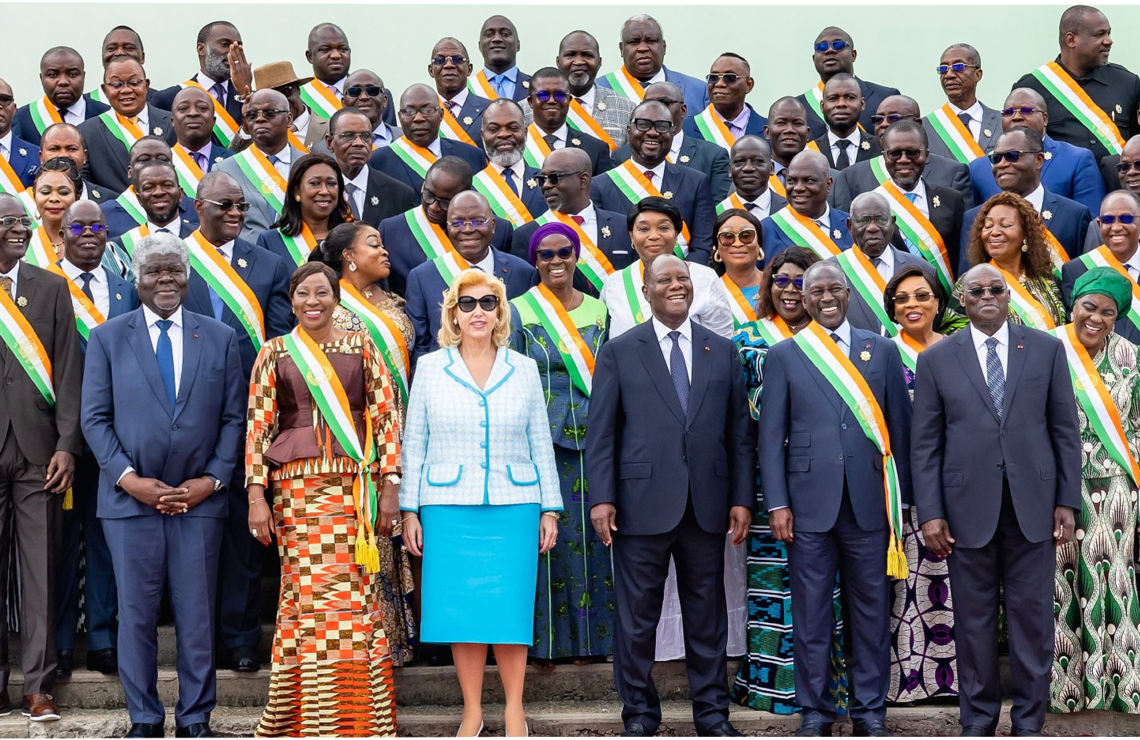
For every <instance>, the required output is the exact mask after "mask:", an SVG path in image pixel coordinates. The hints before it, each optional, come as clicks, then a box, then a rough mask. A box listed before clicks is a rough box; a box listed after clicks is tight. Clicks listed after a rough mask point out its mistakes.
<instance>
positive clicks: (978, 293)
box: [962, 285, 1005, 298]
mask: <svg viewBox="0 0 1140 740" xmlns="http://www.w3.org/2000/svg"><path fill="white" fill-rule="evenodd" d="M962 292H963V293H965V294H966V295H968V296H970V297H971V298H981V297H982V296H984V295H986V294H987V293H988V294H989V295H992V296H994V297H995V298H996V297H997V296H999V295H1005V286H1004V285H983V286H982V287H980V288H970V289H969V290H964V291H962Z"/></svg>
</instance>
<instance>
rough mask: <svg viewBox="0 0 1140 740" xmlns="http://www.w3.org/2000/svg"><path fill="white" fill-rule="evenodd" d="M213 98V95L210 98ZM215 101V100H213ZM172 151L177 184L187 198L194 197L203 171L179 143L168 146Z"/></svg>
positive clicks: (203, 174)
mask: <svg viewBox="0 0 1140 740" xmlns="http://www.w3.org/2000/svg"><path fill="white" fill-rule="evenodd" d="M210 99H211V100H213V97H211V98H210ZM215 102H217V101H215ZM170 150H171V151H172V152H174V162H173V164H174V172H175V174H177V175H178V185H179V187H181V188H182V192H183V193H185V194H186V197H187V198H194V197H196V196H197V195H198V183H199V182H201V181H202V178H203V177H204V176H205V173H204V172H202V168H201V167H199V166H198V163H197V162H195V161H194V158H193V157H191V156H190V152H188V151H186V148H185V147H184V146H182V145H181V144H175V145H174V146H172V147H170Z"/></svg>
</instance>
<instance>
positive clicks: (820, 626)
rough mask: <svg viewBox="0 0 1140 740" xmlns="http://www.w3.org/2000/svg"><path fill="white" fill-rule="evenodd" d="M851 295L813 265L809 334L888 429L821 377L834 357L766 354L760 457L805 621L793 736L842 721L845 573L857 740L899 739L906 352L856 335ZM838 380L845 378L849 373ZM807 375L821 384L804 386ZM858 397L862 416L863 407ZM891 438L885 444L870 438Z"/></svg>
mask: <svg viewBox="0 0 1140 740" xmlns="http://www.w3.org/2000/svg"><path fill="white" fill-rule="evenodd" d="M849 295H850V289H849V288H848V287H847V282H846V278H845V276H844V274H843V271H842V270H841V269H840V268H839V266H838V265H836V264H834V263H830V262H824V263H819V264H815V265H812V266H811V267H810V268H808V271H807V272H806V273H804V305H805V306H806V307H807V311H808V314H809V315H810V316H811V318H812V320H813V322H814V324H812V325H809V326H808V327H807V328H806V329H804V330H802V332H801V333H806V334H805V336H809V337H812V338H813V339H814V342H815V343H816V344H815V345H814V346H816V347H818V348H819V349H818V351H820V352H825V353H830V352H835V351H838V353H839V354H841V355H843V356H845V357H846V358H848V359H849V360H850V366H849V367H848V368H847V370H849V371H850V372H852V373H856V372H857V373H858V374H859V375H861V376H862V378H863V381H864V383H865V385H866V387H867V388H868V389H869V390H870V391H871V394H872V396H873V402H874V403H875V404H877V406H878V409H876V412H877V413H875V414H874V416H875V417H876V418H878V419H881V420H883V425H882V426H877V428H876V429H874V430H868V429H866V427H865V424H869V423H870V422H863V421H861V420H860V419H859V418H858V417H857V416H856V412H855V409H853V408H851V406H850V404H849V402H848V401H847V400H845V399H844V396H842V395H841V394H840V392H839V390H838V389H837V388H836V387H835V385H834V384H833V382H832V381H830V380H829V375H828V374H826V373H825V372H824V369H825V367H826V366H828V365H834V364H835V359H834V358H832V357H831V355H830V354H824V355H823V357H822V358H821V362H824V363H826V364H825V365H824V366H821V364H819V363H817V362H814V361H813V360H812V354H811V353H809V352H808V351H807V349H806V348H807V346H808V345H807V344H806V343H805V344H801V343H800V342H799V341H798V340H793V341H787V342H781V343H779V344H777V345H776V346H774V347H772V348H771V349H770V350H769V351H768V358H767V359H766V360H765V362H764V390H763V393H762V395H761V399H760V403H761V408H762V409H763V413H761V414H760V439H761V440H763V442H762V443H761V444H760V445H759V448H758V454H757V457H758V459H759V461H760V471H761V472H760V474H761V479H762V483H763V486H764V501H765V504H766V506H767V507H768V513H769V515H770V517H771V526H772V534H773V536H775V537H776V539H778V540H780V541H781V542H784V543H787V546H788V567H789V572H790V576H791V583H790V587H791V592H792V610H793V611H794V612H795V614H796V615H797V617H796V628H795V631H794V632H793V635H792V636H793V639H794V642H795V684H796V703H797V704H799V705H800V706H801V707H803V723H802V725H801V727H800V731H799V732H798V733H796V734H797V735H799V736H802V737H818V736H820V735H830V734H831V725H832V724H833V723H834V722H835V718H836V711H835V705H834V703H833V701H832V699H831V692H830V686H829V684H830V680H831V634H832V626H831V625H832V617H831V599H832V594H833V593H834V589H835V577H836V572H837V571H839V570H840V568H842V574H843V576H842V578H843V584H844V588H845V589H846V594H847V597H848V599H847V602H848V604H849V605H851V606H852V608H851V609H849V611H848V615H849V617H850V620H851V632H850V635H851V639H852V645H851V655H852V661H851V663H850V672H851V678H850V680H851V689H852V691H851V695H850V696H851V706H850V708H849V711H850V713H851V719H852V721H853V724H854V728H853V734H854V735H856V736H863V737H887V736H889V735H890V734H891V733H890V732H889V731H888V730H887V729H886V725H885V724H884V720H885V719H886V715H887V708H886V698H887V691H888V689H889V688H890V683H891V676H890V670H891V669H890V662H891V649H890V646H891V630H890V620H891V607H890V584H889V582H888V580H887V575H888V572H887V571H888V568H887V567H884V563H886V562H887V561H888V560H889V554H890V553H891V543H892V542H896V538H898V539H899V540H901V537H902V532H901V531H900V529H901V525H900V524H897V523H895V522H893V521H892V514H891V510H890V509H888V508H887V506H886V504H885V501H884V496H883V490H884V485H886V484H887V483H888V482H889V481H887V480H886V476H888V475H890V472H891V471H888V470H887V467H886V465H885V463H884V460H883V456H884V453H885V450H884V449H883V448H884V447H886V448H887V449H889V451H890V453H891V455H892V456H893V458H894V465H895V470H894V472H895V473H896V475H897V479H896V480H895V481H894V483H895V484H896V485H897V486H898V493H897V497H896V498H895V500H894V501H892V508H895V512H896V514H897V513H898V511H899V508H898V507H900V505H909V504H910V503H911V489H910V421H911V404H910V396H909V395H908V393H907V388H906V379H905V378H904V376H903V364H902V358H901V357H900V355H899V353H898V350H897V349H896V348H895V346H894V344H893V342H891V341H890V340H889V339H887V338H885V337H881V336H879V335H878V334H877V333H875V332H870V331H866V330H863V329H858V328H855V327H854V326H852V324H851V323H850V322H849V321H848V319H847V306H848V301H849ZM833 371H834V372H835V373H837V374H838V373H841V372H843V373H844V374H846V373H845V372H844V368H843V367H835V368H833ZM809 377H810V378H811V379H812V380H813V381H814V382H812V383H809V382H807V380H806V378H809ZM857 400H858V401H859V402H860V406H859V408H860V409H863V405H862V404H863V402H864V399H863V398H862V397H861V396H860V397H858V399H857ZM871 402H872V399H866V403H871ZM864 413H866V412H864ZM884 433H885V436H886V437H887V439H886V440H884V442H883V443H882V446H880V445H879V444H877V443H876V442H875V441H874V437H872V436H870V435H871V434H876V435H880V434H884ZM783 440H787V442H786V445H785V444H783V443H782V441H783ZM892 530H893V531H892ZM896 546H898V547H899V548H901V544H897V545H896ZM899 554H901V552H900V553H899ZM884 556H888V557H884ZM840 563H842V566H840ZM903 571H904V574H905V566H904V567H903ZM892 575H894V574H893V573H892Z"/></svg>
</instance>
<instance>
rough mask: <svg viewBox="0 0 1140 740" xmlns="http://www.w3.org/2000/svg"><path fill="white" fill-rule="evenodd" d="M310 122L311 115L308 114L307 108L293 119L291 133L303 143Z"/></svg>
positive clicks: (307, 133)
mask: <svg viewBox="0 0 1140 740" xmlns="http://www.w3.org/2000/svg"><path fill="white" fill-rule="evenodd" d="M312 120H313V114H312V113H310V112H309V109H308V108H306V109H305V110H303V111H301V115H299V116H297V117H296V118H294V119H293V132H294V133H295V134H297V138H298V139H300V140H301V141H304V140H305V137H306V136H308V135H309V123H311V122H312Z"/></svg>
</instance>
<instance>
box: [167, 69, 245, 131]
mask: <svg viewBox="0 0 1140 740" xmlns="http://www.w3.org/2000/svg"><path fill="white" fill-rule="evenodd" d="M179 84H180V85H181V87H182V88H183V89H186V88H188V87H196V88H198V89H199V90H201V91H203V92H205V93H206V94H207V95H210V91H209V90H207V89H206V88H204V87H202V86H201V85H200V84H198V81H197V80H186V81H185V82H182V83H179ZM210 101H211V102H212V103H213V104H214V136H216V137H218V141H219V142H221V145H222V146H224V147H228V146H229V145H230V142H231V141H233V139H234V136H236V135H237V131H238V124H237V121H235V120H234V118H233V116H231V115H230V112H229V111H228V110H226V107H225V106H224V105H222V104H221V102H220V101H219V100H218V99H217V98H215V97H214V96H213V95H210Z"/></svg>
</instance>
